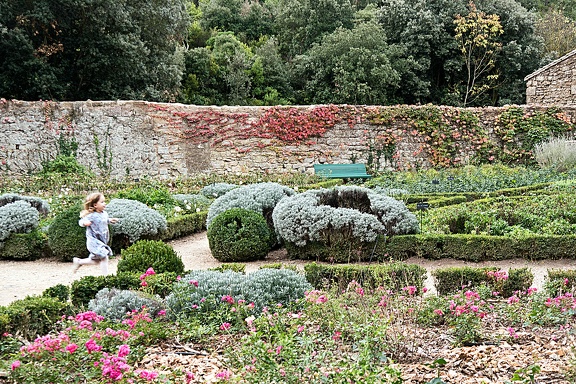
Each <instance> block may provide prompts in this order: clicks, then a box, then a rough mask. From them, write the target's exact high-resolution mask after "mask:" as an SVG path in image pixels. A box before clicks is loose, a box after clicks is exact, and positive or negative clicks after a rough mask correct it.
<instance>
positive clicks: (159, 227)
mask: <svg viewBox="0 0 576 384" xmlns="http://www.w3.org/2000/svg"><path fill="white" fill-rule="evenodd" d="M106 210H107V211H108V214H109V215H110V217H117V218H119V219H120V221H119V222H118V223H117V224H115V225H114V234H115V235H126V236H127V237H128V239H129V240H130V242H132V243H134V242H136V241H137V240H139V239H140V238H142V237H152V236H156V235H158V234H159V233H160V232H162V231H165V230H166V226H167V225H166V218H164V216H162V215H161V214H160V213H158V212H157V211H155V210H154V209H151V208H148V206H146V204H144V203H141V202H139V201H135V200H128V199H112V201H110V204H108V206H107V208H106Z"/></svg>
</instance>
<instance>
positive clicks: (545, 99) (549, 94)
mask: <svg viewBox="0 0 576 384" xmlns="http://www.w3.org/2000/svg"><path fill="white" fill-rule="evenodd" d="M524 81H526V104H528V105H537V104H540V105H558V106H574V105H576V49H575V50H573V51H572V52H570V53H568V54H566V55H564V56H562V57H561V58H559V59H557V60H554V61H553V62H551V63H550V64H548V65H546V66H544V67H542V68H540V69H539V70H537V71H536V72H533V73H531V74H529V75H528V76H526V77H525V78H524Z"/></svg>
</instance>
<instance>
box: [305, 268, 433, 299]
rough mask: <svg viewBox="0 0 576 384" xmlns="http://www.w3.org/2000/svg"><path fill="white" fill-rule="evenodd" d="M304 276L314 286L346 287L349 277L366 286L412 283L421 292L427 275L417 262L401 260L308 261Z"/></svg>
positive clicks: (401, 286)
mask: <svg viewBox="0 0 576 384" xmlns="http://www.w3.org/2000/svg"><path fill="white" fill-rule="evenodd" d="M304 272H305V275H306V279H307V280H308V282H309V283H310V284H312V285H313V286H314V287H315V288H316V289H324V288H330V287H338V289H339V290H343V289H346V287H348V284H350V283H351V282H352V281H356V282H358V283H359V284H360V285H361V286H362V287H364V288H365V289H375V288H378V287H380V286H382V287H384V288H386V289H391V290H394V291H398V290H400V289H402V288H404V287H407V286H415V287H416V288H418V291H419V292H420V291H421V290H422V287H423V286H424V280H425V279H426V269H425V268H423V267H421V266H419V265H416V264H405V263H401V262H396V263H390V264H372V265H351V264H346V265H325V264H317V263H310V264H306V265H305V266H304Z"/></svg>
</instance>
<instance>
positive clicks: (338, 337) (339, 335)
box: [332, 331, 342, 340]
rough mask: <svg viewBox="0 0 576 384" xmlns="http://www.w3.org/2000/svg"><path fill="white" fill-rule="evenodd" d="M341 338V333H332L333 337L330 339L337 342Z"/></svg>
mask: <svg viewBox="0 0 576 384" xmlns="http://www.w3.org/2000/svg"><path fill="white" fill-rule="evenodd" d="M341 337H342V332H338V331H336V332H334V335H333V336H332V338H333V339H334V340H338V339H340V338H341Z"/></svg>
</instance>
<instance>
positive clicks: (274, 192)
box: [206, 183, 295, 227]
mask: <svg viewBox="0 0 576 384" xmlns="http://www.w3.org/2000/svg"><path fill="white" fill-rule="evenodd" d="M294 193H295V192H294V190H292V189H291V188H289V187H286V186H283V185H281V184H278V183H258V184H249V185H245V186H243V187H239V188H235V189H232V190H231V191H229V192H227V193H226V194H225V195H223V196H221V197H219V198H217V199H216V200H214V202H213V203H212V205H211V206H210V209H208V217H207V218H206V227H209V226H210V223H211V222H212V220H214V218H215V217H216V216H218V215H219V214H221V213H223V212H225V211H227V210H229V209H231V208H244V209H247V210H249V211H254V212H257V213H260V214H261V215H263V216H264V217H265V218H266V219H267V221H268V224H269V225H270V226H271V225H272V222H271V221H272V220H271V218H270V215H271V213H272V211H273V210H274V207H276V204H278V202H279V201H280V200H282V199H283V198H284V197H286V196H292V195H294ZM269 219H270V220H269Z"/></svg>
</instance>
